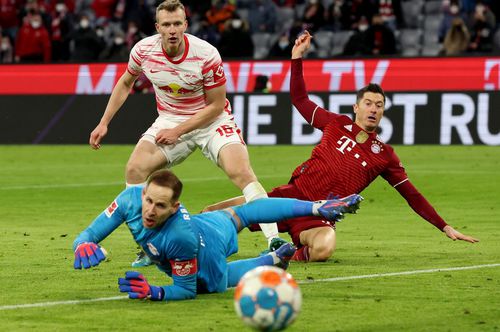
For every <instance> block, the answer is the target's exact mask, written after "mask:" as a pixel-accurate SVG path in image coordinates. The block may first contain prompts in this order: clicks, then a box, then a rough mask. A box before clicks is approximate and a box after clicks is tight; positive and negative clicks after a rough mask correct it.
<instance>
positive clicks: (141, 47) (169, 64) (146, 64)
mask: <svg viewBox="0 0 500 332" xmlns="http://www.w3.org/2000/svg"><path fill="white" fill-rule="evenodd" d="M184 43H185V48H184V53H183V54H182V56H181V57H180V58H178V59H177V60H173V59H172V58H170V57H169V56H168V55H167V53H166V52H165V50H164V49H163V47H162V45H161V36H160V35H159V34H156V35H153V36H150V37H146V38H144V39H142V40H141V41H139V42H138V43H137V44H136V45H135V46H134V47H133V48H132V51H131V52H130V58H129V61H128V66H127V70H128V72H129V73H130V74H132V75H140V74H141V72H142V73H144V75H146V77H147V78H148V79H149V80H150V81H151V83H153V86H154V89H155V94H156V108H157V110H158V113H159V114H160V115H161V114H165V115H169V116H175V117H180V118H186V117H189V116H192V115H193V114H195V113H196V112H198V111H200V110H201V109H202V108H204V107H205V106H206V101H205V93H204V91H205V90H209V89H213V88H216V87H219V86H221V85H223V84H225V83H226V76H225V75H224V68H223V66H222V60H221V57H220V55H219V52H218V51H217V49H216V48H215V47H213V46H212V45H210V44H209V43H208V42H206V41H204V40H202V39H200V38H197V37H195V36H193V35H190V34H184ZM224 111H225V112H227V113H229V114H231V106H230V105H229V101H228V100H227V99H226V103H225V107H224Z"/></svg>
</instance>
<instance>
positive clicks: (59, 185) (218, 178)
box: [0, 175, 282, 190]
mask: <svg viewBox="0 0 500 332" xmlns="http://www.w3.org/2000/svg"><path fill="white" fill-rule="evenodd" d="M277 178H282V176H278V175H261V176H259V179H277ZM181 180H182V182H210V181H221V180H228V181H229V179H228V178H227V177H226V176H212V177H203V178H183V179H181ZM228 183H229V182H228ZM117 185H122V186H124V187H125V180H123V181H121V182H89V183H66V184H62V183H57V184H40V185H38V184H33V185H24V186H3V187H2V186H0V190H26V189H54V188H55V189H57V188H79V187H104V186H117Z"/></svg>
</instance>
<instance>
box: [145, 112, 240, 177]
mask: <svg viewBox="0 0 500 332" xmlns="http://www.w3.org/2000/svg"><path fill="white" fill-rule="evenodd" d="M183 121H185V119H177V118H174V117H171V116H168V115H163V114H160V116H158V118H157V119H156V121H155V122H154V123H153V124H152V125H151V127H149V129H148V130H146V132H145V133H144V134H142V137H141V138H140V140H139V141H149V142H151V143H153V144H156V146H157V147H158V148H159V149H160V150H161V151H162V152H163V153H164V154H165V156H166V157H167V165H166V167H168V168H170V167H172V166H174V165H177V164H179V163H181V162H182V161H184V159H186V158H187V157H188V156H189V155H190V154H191V153H193V152H194V150H196V148H200V150H201V152H202V153H203V155H204V156H205V157H207V158H208V159H210V160H211V161H213V162H214V163H215V164H216V165H219V162H218V157H219V152H220V150H221V149H222V148H223V147H224V146H226V145H228V144H242V145H243V146H246V145H245V142H244V141H243V138H242V137H241V130H240V129H239V128H238V126H236V123H235V122H234V120H233V116H232V115H229V114H227V113H225V112H224V113H222V114H221V115H220V116H219V117H218V118H217V119H216V120H215V121H214V122H213V123H211V124H210V125H209V126H207V127H205V128H202V129H195V130H193V131H191V132H189V133H187V134H184V135H181V137H179V142H178V143H177V144H175V145H163V144H157V143H156V139H155V137H156V134H157V133H158V132H159V131H160V130H161V129H166V128H174V127H176V126H177V125H178V124H179V123H181V122H183Z"/></svg>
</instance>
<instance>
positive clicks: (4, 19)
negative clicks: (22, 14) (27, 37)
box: [0, 0, 22, 40]
mask: <svg viewBox="0 0 500 332" xmlns="http://www.w3.org/2000/svg"><path fill="white" fill-rule="evenodd" d="M21 7H22V0H0V27H1V28H2V34H3V36H9V38H10V39H11V40H14V39H15V38H16V35H17V31H18V27H19V8H21Z"/></svg>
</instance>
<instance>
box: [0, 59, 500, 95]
mask: <svg viewBox="0 0 500 332" xmlns="http://www.w3.org/2000/svg"><path fill="white" fill-rule="evenodd" d="M125 67H126V64H125V63H117V64H116V63H115V64H53V65H1V66H0V95H40V94H55V95H57V94H108V93H110V92H111V90H112V88H113V86H114V84H116V81H117V80H118V79H119V77H120V75H121V74H122V73H123V72H124V70H125ZM304 68H305V72H304V74H305V80H306V83H307V87H308V90H309V91H311V92H352V91H355V90H358V89H359V88H361V87H363V86H364V85H366V84H367V83H369V82H373V83H378V84H381V85H382V86H383V88H384V89H385V90H386V91H388V92H395V91H409V92H411V91H491V90H500V57H472V58H408V59H369V60H347V59H346V60H305V62H304ZM224 70H225V72H226V77H227V91H228V92H229V93H245V92H251V91H252V90H253V87H254V84H255V77H257V76H258V75H266V76H268V77H269V78H270V82H271V85H272V87H271V92H288V91H289V78H290V61H288V60H287V61H227V62H226V63H225V64H224Z"/></svg>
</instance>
